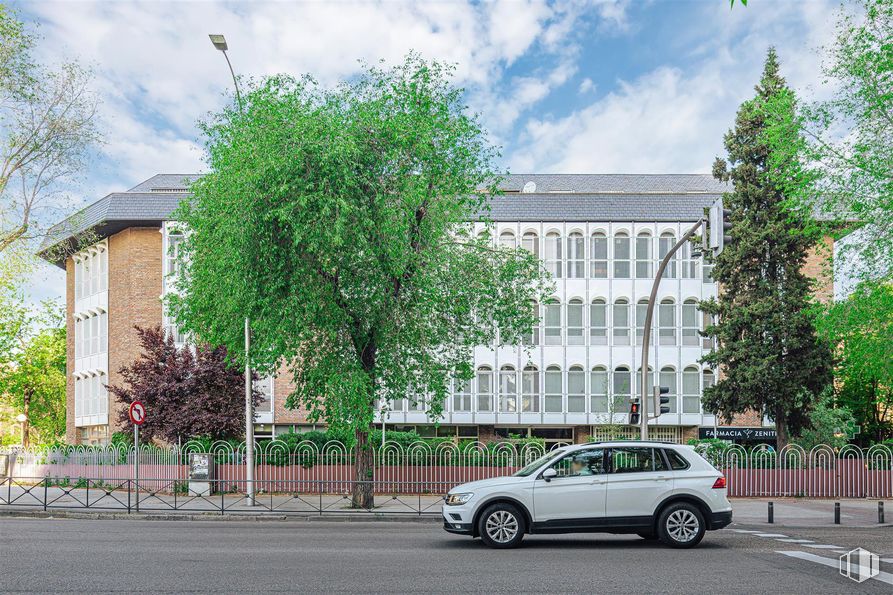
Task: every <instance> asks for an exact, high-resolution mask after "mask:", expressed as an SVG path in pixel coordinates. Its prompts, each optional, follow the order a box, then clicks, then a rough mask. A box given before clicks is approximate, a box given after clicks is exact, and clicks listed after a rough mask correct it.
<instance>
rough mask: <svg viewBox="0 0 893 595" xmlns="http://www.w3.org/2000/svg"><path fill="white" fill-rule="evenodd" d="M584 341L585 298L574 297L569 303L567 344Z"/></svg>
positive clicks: (579, 343) (578, 343)
mask: <svg viewBox="0 0 893 595" xmlns="http://www.w3.org/2000/svg"><path fill="white" fill-rule="evenodd" d="M583 343H584V340H583V300H581V299H577V298H574V299H572V300H571V301H570V302H568V304H567V344H568V345H583Z"/></svg>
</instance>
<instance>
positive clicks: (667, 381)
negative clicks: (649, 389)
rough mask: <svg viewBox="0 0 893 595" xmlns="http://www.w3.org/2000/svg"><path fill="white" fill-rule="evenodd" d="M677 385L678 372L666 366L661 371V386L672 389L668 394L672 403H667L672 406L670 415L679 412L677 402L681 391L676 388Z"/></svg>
mask: <svg viewBox="0 0 893 595" xmlns="http://www.w3.org/2000/svg"><path fill="white" fill-rule="evenodd" d="M676 383H677V380H676V370H675V369H674V368H673V367H671V366H665V367H663V368H661V369H660V386H662V387H666V388H668V389H670V392H668V393H667V396H668V397H669V398H670V402H669V403H667V405H669V406H670V413H676V412H677V411H679V405H678V404H677V402H676V401H677V400H678V398H679V389H678V388H676Z"/></svg>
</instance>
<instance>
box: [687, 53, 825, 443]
mask: <svg viewBox="0 0 893 595" xmlns="http://www.w3.org/2000/svg"><path fill="white" fill-rule="evenodd" d="M755 89H756V96H755V97H754V98H753V99H750V100H748V101H745V102H744V103H743V104H742V105H741V107H740V108H739V110H738V114H737V116H736V118H735V126H734V128H733V129H732V130H729V132H728V133H726V135H725V148H726V151H727V153H728V156H727V159H726V160H724V159H721V158H717V160H716V162H715V163H714V165H713V175H714V177H716V178H717V179H720V180H723V181H727V182H728V181H731V183H732V188H733V190H732V192H728V193H726V194H725V195H724V197H723V204H724V206H725V208H726V209H729V210H730V211H731V215H730V217H731V222H732V229H731V235H732V237H733V238H734V242H732V243H731V244H730V245H728V246H726V248H725V249H724V250H723V251H722V252H721V253H720V254H719V256H717V257H716V259H715V263H714V269H713V275H714V277H715V279H716V281H717V282H718V283H719V287H720V292H719V299H718V300H715V299H711V300H709V301H705V302H702V304H701V308H702V309H703V310H704V311H706V312H707V313H709V314H711V315H712V316H713V320H714V321H715V323H714V324H712V325H709V326H708V327H707V328H706V330H705V334H706V335H707V336H712V337H714V338H715V339H716V342H715V344H716V346H717V347H716V349H715V350H714V351H712V352H711V353H710V354H708V355H707V356H705V357H704V359H703V361H704V362H707V363H710V364H712V365H713V367H714V369H716V368H717V367H718V368H719V371H720V374H719V381H718V382H717V383H716V384H715V385H714V386H713V387H711V388H709V389H707V390H705V395H704V408H705V410H707V411H718V412H720V413H721V415H722V417H723V418H724V419H725V421H726V423H728V422H730V421H731V418H732V415H734V414H740V413H744V412H746V411H749V410H755V411H758V412H760V413H763V414H766V415H768V416H770V417H771V418H773V419H774V420H775V424H776V431H777V433H778V446H779V447H784V446H785V445H786V444H787V443H788V441H789V440H790V438H791V437H792V436H797V435H798V434H799V432H800V430H801V429H802V428H804V427H806V426H808V424H809V414H810V411H811V409H812V406H813V403H814V401H815V400H816V398H817V396H818V394H819V393H820V392H821V390H822V389H823V388H824V387H825V386H827V384H828V383H829V382H830V380H831V371H830V370H831V368H830V359H831V358H830V353H829V351H828V350H827V348H826V347H824V346H823V345H822V344H821V343H820V342H819V341H818V339H817V338H816V333H815V328H814V326H813V322H812V316H811V314H810V305H811V300H812V286H813V283H814V281H813V280H812V279H810V278H809V277H807V276H806V275H805V274H804V273H803V265H804V262H805V260H806V256H807V251H808V250H809V249H810V247H812V246H814V245H815V243H816V240H817V237H816V235H815V234H814V233H813V232H811V231H809V230H810V229H812V226H808V225H806V223H807V221H805V220H804V219H803V218H802V216H800V215H797V214H792V213H791V212H790V211H789V210H787V209H785V206H784V203H785V196H784V193H783V192H782V190H781V189H780V188H779V187H778V186H777V185H776V184H774V183H773V182H772V181H771V179H772V178H771V173H772V172H771V171H770V167H771V166H770V159H769V157H770V152H769V151H770V149H769V146H768V143H767V140H766V134H765V132H766V126H767V122H766V116H765V111H764V108H765V106H766V105H767V103H769V102H770V101H771V100H772V99H773V98H774V97H775V96H777V94H779V93H782V92H784V93H791V91H790V89H788V88H787V86H786V83H785V80H784V78H782V77H781V75H780V74H779V63H778V57H777V55H776V53H775V49H774V48H770V49H769V52H768V56H767V57H766V63H765V67H764V70H763V76H762V78H761V80H760V82H759V84H758V85H757V86H756V87H755Z"/></svg>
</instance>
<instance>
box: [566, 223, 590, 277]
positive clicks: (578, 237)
mask: <svg viewBox="0 0 893 595" xmlns="http://www.w3.org/2000/svg"><path fill="white" fill-rule="evenodd" d="M584 250H585V247H584V244H583V234H581V233H580V232H577V231H575V232H573V233H571V234H570V235H569V236H567V277H568V279H582V278H583V276H584V275H585V270H586V254H585V252H584Z"/></svg>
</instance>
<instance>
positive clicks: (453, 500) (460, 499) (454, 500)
mask: <svg viewBox="0 0 893 595" xmlns="http://www.w3.org/2000/svg"><path fill="white" fill-rule="evenodd" d="M472 496H474V494H473V493H471V492H468V493H466V494H447V497H446V503H447V504H448V505H449V506H458V505H459V504H465V503H466V502H468V501H469V500H471V497H472Z"/></svg>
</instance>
